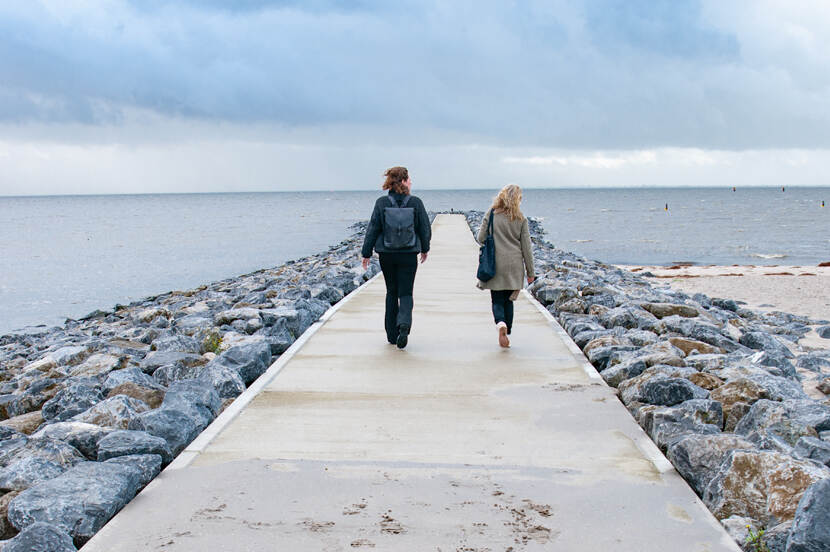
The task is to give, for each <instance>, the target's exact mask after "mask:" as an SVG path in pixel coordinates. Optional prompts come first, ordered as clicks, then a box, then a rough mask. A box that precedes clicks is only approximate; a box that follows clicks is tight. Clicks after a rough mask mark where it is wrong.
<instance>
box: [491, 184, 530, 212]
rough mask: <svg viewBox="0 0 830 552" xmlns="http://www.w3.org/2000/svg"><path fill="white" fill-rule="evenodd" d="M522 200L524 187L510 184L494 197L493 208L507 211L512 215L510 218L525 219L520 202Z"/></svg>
mask: <svg viewBox="0 0 830 552" xmlns="http://www.w3.org/2000/svg"><path fill="white" fill-rule="evenodd" d="M521 202H522V189H521V188H519V187H518V186H516V185H515V184H508V185H507V186H505V187H504V188H502V189H501V191H500V192H499V194H498V195H497V196H496V197H495V199H493V206H492V209H493V210H495V211H499V212H501V213H505V214H506V215H507V216H509V217H510V220H522V219H524V215H523V214H522V212H521V211H520V210H519V204H520V203H521Z"/></svg>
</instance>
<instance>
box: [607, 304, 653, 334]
mask: <svg viewBox="0 0 830 552" xmlns="http://www.w3.org/2000/svg"><path fill="white" fill-rule="evenodd" d="M599 322H600V324H602V325H603V326H605V327H606V328H612V327H614V326H621V327H623V328H627V329H632V328H636V329H640V330H657V331H659V329H660V328H661V324H660V323H659V321H658V319H657V317H656V316H654V315H653V314H651V313H650V312H648V311H646V310H644V309H642V308H640V307H634V306H630V305H623V306H621V307H615V308H613V309H611V310H609V311H608V312H606V313H605V314H603V315H602V316H600V317H599Z"/></svg>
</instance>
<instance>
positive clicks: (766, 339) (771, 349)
mask: <svg viewBox="0 0 830 552" xmlns="http://www.w3.org/2000/svg"><path fill="white" fill-rule="evenodd" d="M738 342H739V343H740V344H741V345H745V346H747V347H749V348H750V349H755V350H761V351H766V352H768V353H772V354H776V355H780V356H784V357H786V358H794V357H795V355H793V354H792V352H791V351H790V350H789V349H788V348H787V346H786V345H784V344H783V343H782V342H781V341H780V340H779V339H778V338H777V337H775V336H774V335H772V334H768V333H766V332H759V331H754V332H745V333H744V334H742V335H741V338H740V339H739V340H738Z"/></svg>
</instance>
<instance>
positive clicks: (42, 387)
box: [4, 377, 62, 418]
mask: <svg viewBox="0 0 830 552" xmlns="http://www.w3.org/2000/svg"><path fill="white" fill-rule="evenodd" d="M61 384H62V381H61V380H60V379H56V378H48V377H47V378H41V379H37V380H35V381H32V382H31V383H30V384H29V385H27V386H26V388H25V389H24V390H23V391H22V392H21V393H19V394H15V395H12V396H11V397H10V398H9V400H7V401H4V403H5V404H4V407H5V411H6V415H7V416H8V417H10V418H13V417H14V416H19V415H21V414H28V413H29V412H34V411H36V410H40V408H41V407H42V406H43V405H44V404H45V403H47V402H48V401H49V400H50V399H52V398H53V397H54V396H55V395H56V394H57V393H58V392H59V391H60V388H61Z"/></svg>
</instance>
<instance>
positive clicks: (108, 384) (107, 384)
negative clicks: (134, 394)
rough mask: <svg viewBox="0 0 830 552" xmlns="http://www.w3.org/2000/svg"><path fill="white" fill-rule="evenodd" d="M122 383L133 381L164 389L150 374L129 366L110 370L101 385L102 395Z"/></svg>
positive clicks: (144, 385)
mask: <svg viewBox="0 0 830 552" xmlns="http://www.w3.org/2000/svg"><path fill="white" fill-rule="evenodd" d="M124 383H135V384H137V385H141V386H143V387H149V388H152V389H162V390H163V389H164V388H163V387H162V386H160V385H159V384H158V383H156V381H155V380H154V379H153V378H152V377H151V376H150V375H148V374H145V373H144V372H142V371H141V369H139V368H138V367H137V366H130V367H128V368H124V369H123V370H115V371H113V372H110V373H109V375H108V376H107V379H106V380H104V383H103V384H102V385H101V390H102V391H103V393H104V395H109V393H110V391H112V390H113V389H115V388H116V387H118V386H119V385H121V384H124Z"/></svg>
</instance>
